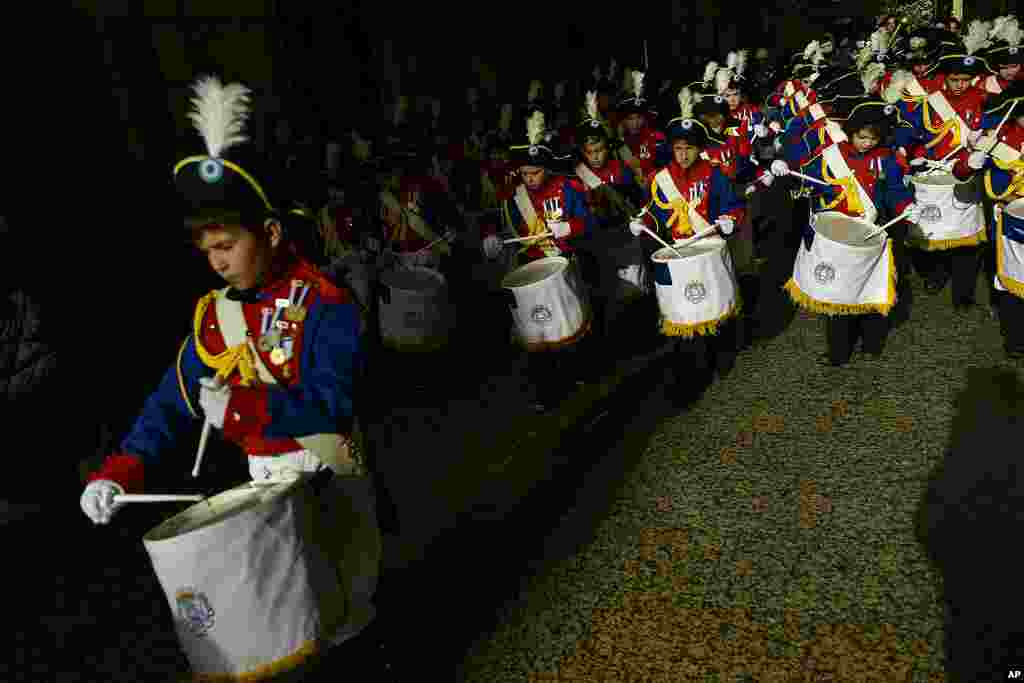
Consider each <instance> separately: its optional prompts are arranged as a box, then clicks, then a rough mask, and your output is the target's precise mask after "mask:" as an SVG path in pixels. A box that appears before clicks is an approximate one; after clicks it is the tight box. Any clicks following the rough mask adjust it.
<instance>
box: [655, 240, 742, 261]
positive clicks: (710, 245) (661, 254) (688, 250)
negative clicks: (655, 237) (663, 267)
mask: <svg viewBox="0 0 1024 683" xmlns="http://www.w3.org/2000/svg"><path fill="white" fill-rule="evenodd" d="M723 247H724V243H723V242H720V241H717V240H709V241H707V240H698V241H696V242H694V243H693V244H691V245H690V246H688V247H676V248H675V251H673V250H672V249H668V248H666V247H662V248H661V249H659V250H658V251H656V252H654V254H653V255H652V256H651V258H652V259H653V260H654V261H656V262H658V263H665V262H668V261H678V260H679V258H680V257H679V256H676V251H678V252H679V253H680V254H682V258H691V257H693V256H701V255H703V254H707V253H708V252H712V251H719V250H721V249H722V248H723Z"/></svg>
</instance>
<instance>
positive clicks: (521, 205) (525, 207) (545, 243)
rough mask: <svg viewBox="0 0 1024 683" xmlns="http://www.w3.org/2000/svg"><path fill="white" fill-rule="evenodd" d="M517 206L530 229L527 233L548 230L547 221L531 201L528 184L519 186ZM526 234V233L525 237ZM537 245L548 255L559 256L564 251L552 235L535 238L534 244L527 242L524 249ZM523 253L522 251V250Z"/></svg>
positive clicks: (517, 189)
mask: <svg viewBox="0 0 1024 683" xmlns="http://www.w3.org/2000/svg"><path fill="white" fill-rule="evenodd" d="M515 201H516V208H518V209H519V215H520V216H522V217H523V220H524V221H526V228H527V230H528V232H527V235H537V234H540V233H542V232H544V231H546V230H547V223H545V222H544V221H542V220H541V219H540V217H539V216H538V215H537V210H536V209H535V208H533V202H531V201H530V195H529V194H527V192H526V185H523V184H522V183H520V185H519V187H517V188H516V194H515ZM525 236H526V235H524V237H525ZM533 246H537V247H540V248H541V250H542V251H543V252H544V253H545V254H547V255H548V256H558V255H559V254H561V253H562V250H561V249H559V248H558V245H556V244H555V242H554V240H552V239H551V238H550V237H546V238H544V239H541V240H535V241H534V242H533V243H532V244H531V243H529V242H528V243H527V246H525V247H524V248H523V249H522V251H524V252H525V251H526V250H528V249H529V248H530V247H533ZM520 253H522V252H520Z"/></svg>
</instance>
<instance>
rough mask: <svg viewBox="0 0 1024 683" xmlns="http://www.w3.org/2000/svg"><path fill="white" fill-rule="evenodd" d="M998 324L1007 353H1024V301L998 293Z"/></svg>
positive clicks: (1010, 294)
mask: <svg viewBox="0 0 1024 683" xmlns="http://www.w3.org/2000/svg"><path fill="white" fill-rule="evenodd" d="M1000 296H1001V299H1000V302H999V323H1000V325H999V326H1000V327H1001V328H1002V332H1003V343H1004V345H1005V346H1006V350H1007V351H1024V299H1021V298H1020V297H1018V296H1016V295H1014V294H1012V293H1010V292H1000Z"/></svg>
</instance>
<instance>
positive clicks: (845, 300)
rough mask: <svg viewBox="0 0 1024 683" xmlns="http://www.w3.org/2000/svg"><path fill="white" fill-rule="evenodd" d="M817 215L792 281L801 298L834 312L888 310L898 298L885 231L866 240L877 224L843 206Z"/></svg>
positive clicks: (884, 312) (795, 295)
mask: <svg viewBox="0 0 1024 683" xmlns="http://www.w3.org/2000/svg"><path fill="white" fill-rule="evenodd" d="M813 221H814V222H813V229H814V236H813V239H812V240H811V246H810V248H808V246H807V238H806V237H805V238H804V239H803V240H802V241H801V244H800V249H799V250H798V251H797V255H796V261H795V262H794V264H793V279H792V280H791V282H790V283H789V284H787V289H788V290H789V291H790V294H791V295H792V296H793V298H794V300H795V301H796V303H797V304H798V305H800V306H802V307H803V308H806V309H808V310H811V311H814V312H818V313H828V314H830V315H836V314H840V315H855V314H860V313H881V314H882V315H888V313H889V310H890V309H891V308H892V306H893V304H894V303H895V301H896V271H895V268H893V263H892V242H891V241H890V240H888V239H887V236H886V234H885V233H884V232H882V233H879V234H877V235H875V236H874V237H872V238H871V239H870V240H868V241H866V242H865V241H864V237H865V236H866V235H867V234H868V233H870V232H872V227H871V226H870V225H866V224H864V223H861V222H860V221H857V220H854V219H853V218H850V217H849V216H846V215H844V214H842V213H839V212H838V211H823V212H821V213H818V214H815V215H814V216H813ZM794 289H795V291H794Z"/></svg>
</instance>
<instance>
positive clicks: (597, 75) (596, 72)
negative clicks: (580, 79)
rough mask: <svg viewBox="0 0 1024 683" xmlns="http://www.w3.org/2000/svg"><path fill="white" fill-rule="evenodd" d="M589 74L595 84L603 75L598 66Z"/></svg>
mask: <svg viewBox="0 0 1024 683" xmlns="http://www.w3.org/2000/svg"><path fill="white" fill-rule="evenodd" d="M590 74H591V75H592V76H593V77H594V81H595V82H597V81H600V80H601V76H602V75H603V74H602V73H601V67H600V66H595V67H594V70H593V71H591V72H590Z"/></svg>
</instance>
